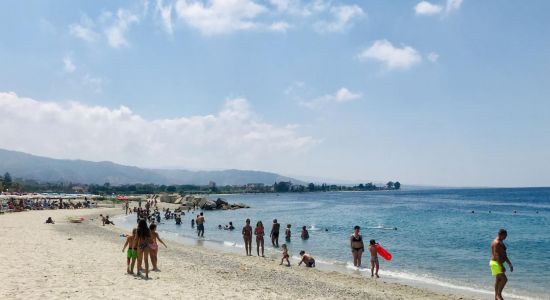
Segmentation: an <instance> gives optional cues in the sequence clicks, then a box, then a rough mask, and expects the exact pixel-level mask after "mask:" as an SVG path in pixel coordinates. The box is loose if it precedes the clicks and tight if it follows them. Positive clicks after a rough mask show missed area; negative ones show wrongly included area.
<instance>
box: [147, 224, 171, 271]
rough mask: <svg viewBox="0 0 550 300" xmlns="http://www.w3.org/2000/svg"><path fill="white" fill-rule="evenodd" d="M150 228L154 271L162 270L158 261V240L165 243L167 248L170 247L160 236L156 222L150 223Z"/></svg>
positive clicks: (150, 245) (150, 246)
mask: <svg viewBox="0 0 550 300" xmlns="http://www.w3.org/2000/svg"><path fill="white" fill-rule="evenodd" d="M149 230H150V231H151V239H152V243H151V244H149V248H150V249H151V251H150V254H151V263H153V270H152V271H157V272H158V271H160V270H159V269H158V268H157V261H158V256H157V255H158V252H159V246H158V244H157V240H158V241H159V242H161V244H163V245H164V247H165V248H168V246H166V244H165V243H164V242H163V241H162V240H161V239H160V236H159V234H158V232H157V225H156V224H151V225H149Z"/></svg>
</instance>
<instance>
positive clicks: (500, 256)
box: [489, 229, 514, 300]
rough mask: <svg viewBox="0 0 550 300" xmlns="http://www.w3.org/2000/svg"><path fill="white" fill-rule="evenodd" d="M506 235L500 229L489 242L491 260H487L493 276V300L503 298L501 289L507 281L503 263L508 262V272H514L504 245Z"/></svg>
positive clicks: (505, 232) (504, 231)
mask: <svg viewBox="0 0 550 300" xmlns="http://www.w3.org/2000/svg"><path fill="white" fill-rule="evenodd" d="M506 237H508V232H507V231H506V229H500V230H499V231H498V234H497V237H496V238H495V239H494V240H493V242H492V243H491V260H490V261H489V267H490V268H491V273H492V274H493V276H494V277H495V300H502V299H504V298H502V290H504V287H505V286H506V283H507V282H508V277H506V273H505V272H506V269H505V268H504V263H507V264H508V267H510V272H514V266H512V262H511V261H510V259H509V258H508V254H507V253H506V246H505V245H504V240H505V239H506Z"/></svg>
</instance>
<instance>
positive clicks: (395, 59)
mask: <svg viewBox="0 0 550 300" xmlns="http://www.w3.org/2000/svg"><path fill="white" fill-rule="evenodd" d="M358 58H359V59H360V60H362V61H366V60H376V61H380V62H382V63H384V64H385V65H386V67H387V68H388V69H390V70H391V69H403V70H404V69H408V68H410V67H412V66H414V65H416V64H418V63H420V62H421V61H422V57H421V56H420V54H419V53H418V51H416V50H415V49H414V48H412V47H409V46H403V48H398V47H394V46H393V45H392V43H390V42H389V41H387V40H378V41H375V42H374V43H373V44H372V46H370V47H369V48H367V49H365V50H363V51H362V52H361V53H359V55H358Z"/></svg>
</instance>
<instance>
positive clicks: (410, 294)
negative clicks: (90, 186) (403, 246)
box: [0, 207, 468, 299]
mask: <svg viewBox="0 0 550 300" xmlns="http://www.w3.org/2000/svg"><path fill="white" fill-rule="evenodd" d="M100 213H102V214H109V215H111V216H112V217H114V216H116V215H120V214H123V212H122V210H121V208H120V207H117V208H98V209H85V210H55V211H30V212H23V213H14V214H7V215H3V216H1V217H0V232H2V236H3V237H4V238H5V241H6V242H8V243H10V247H5V249H4V250H3V251H0V261H1V263H0V267H2V269H3V270H5V272H2V273H1V274H0V282H3V283H5V287H6V288H5V289H2V290H1V291H0V298H3V299H14V298H38V297H46V298H60V297H71V296H74V297H78V298H96V297H110V298H122V297H135V296H136V295H137V297H138V298H150V297H154V298H158V297H159V296H169V297H182V296H185V297H189V298H199V297H211V298H214V299H221V298H224V299H227V298H230V299H242V298H258V297H261V298H268V299H281V298H283V299H297V298H299V299H334V298H339V299H357V298H362V299H465V298H468V296H464V295H458V294H449V293H447V292H440V293H438V292H434V291H430V290H428V289H423V288H418V287H414V286H409V285H404V284H401V283H392V282H386V281H385V280H384V279H378V280H365V278H362V277H359V276H356V275H355V276H354V275H349V274H341V273H338V272H335V271H328V272H327V271H322V270H316V269H306V268H299V267H297V266H292V267H283V266H279V264H278V261H276V260H275V259H272V258H265V259H262V258H258V257H245V256H242V255H237V254H232V253H224V252H214V251H212V250H211V249H209V248H207V247H200V246H188V245H184V244H180V243H177V242H174V241H171V240H168V241H167V242H168V243H167V244H168V247H169V248H168V249H165V248H164V247H163V248H161V250H160V253H159V268H160V269H161V270H162V272H151V273H150V277H151V278H152V281H145V280H141V279H139V278H137V277H134V276H130V275H126V274H125V267H126V262H125V255H124V254H123V253H122V252H121V250H122V246H123V244H124V239H123V238H121V237H120V233H123V232H125V230H124V229H122V228H119V227H114V226H105V227H104V226H101V223H100V220H99V218H98V216H99V214H100ZM48 216H52V217H53V218H54V220H55V221H56V224H55V225H50V224H43V222H44V221H45V219H46V218H47V217H48ZM69 216H84V217H85V218H86V220H85V221H84V222H83V223H82V224H73V223H69V222H68V221H67V220H66V219H67V218H68V217H69ZM91 219H93V221H92V220H91ZM37 250H38V251H37ZM45 266H47V268H45ZM151 283H154V284H151ZM144 286H147V288H146V289H143V287H144ZM136 291H138V293H137V294H136Z"/></svg>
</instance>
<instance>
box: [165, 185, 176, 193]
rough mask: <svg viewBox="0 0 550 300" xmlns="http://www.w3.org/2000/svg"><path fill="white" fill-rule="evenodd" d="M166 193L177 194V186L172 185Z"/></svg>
mask: <svg viewBox="0 0 550 300" xmlns="http://www.w3.org/2000/svg"><path fill="white" fill-rule="evenodd" d="M166 191H167V192H168V193H175V192H176V186H175V185H170V186H168V187H167V188H166Z"/></svg>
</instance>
